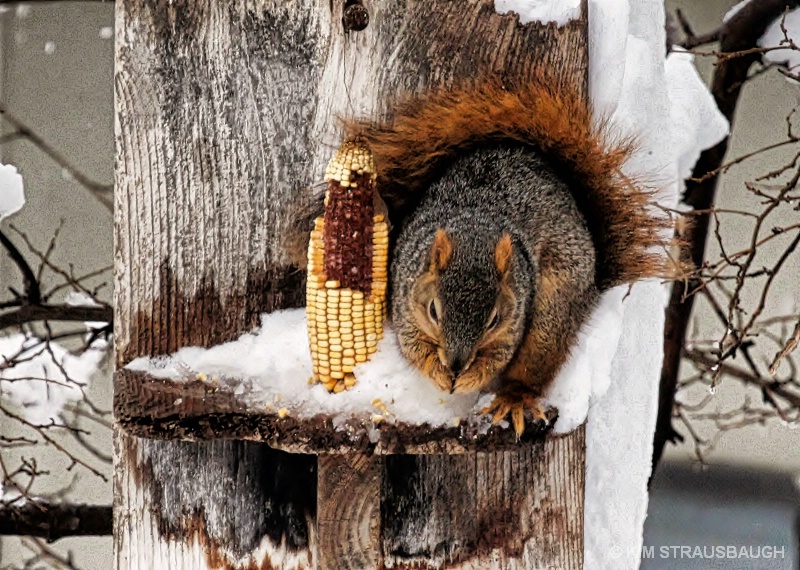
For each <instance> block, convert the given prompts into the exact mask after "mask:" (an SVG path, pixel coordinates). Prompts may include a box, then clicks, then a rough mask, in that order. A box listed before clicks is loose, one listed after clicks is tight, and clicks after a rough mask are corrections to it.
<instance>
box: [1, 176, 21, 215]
mask: <svg viewBox="0 0 800 570" xmlns="http://www.w3.org/2000/svg"><path fill="white" fill-rule="evenodd" d="M24 205H25V190H24V188H23V184H22V176H20V174H19V172H17V168H16V167H15V166H11V165H10V164H0V221H2V220H3V218H6V217H8V216H10V215H11V214H13V213H15V212H18V211H19V210H20V209H21V208H22V206H24Z"/></svg>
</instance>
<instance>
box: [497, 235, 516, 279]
mask: <svg viewBox="0 0 800 570" xmlns="http://www.w3.org/2000/svg"><path fill="white" fill-rule="evenodd" d="M511 248H512V245H511V236H510V235H508V234H503V236H502V237H501V238H500V239H499V240H498V241H497V246H495V248H494V264H495V266H496V267H497V271H498V272H499V273H500V275H505V274H506V273H508V269H509V267H510V266H511V254H512V253H513V251H512V249H511Z"/></svg>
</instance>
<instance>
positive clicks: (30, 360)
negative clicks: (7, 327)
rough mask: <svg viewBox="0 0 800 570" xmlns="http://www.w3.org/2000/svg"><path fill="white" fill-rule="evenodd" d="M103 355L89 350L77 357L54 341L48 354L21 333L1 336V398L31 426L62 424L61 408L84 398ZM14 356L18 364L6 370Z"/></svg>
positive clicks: (103, 352) (38, 344) (43, 348)
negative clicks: (16, 410) (84, 391)
mask: <svg viewBox="0 0 800 570" xmlns="http://www.w3.org/2000/svg"><path fill="white" fill-rule="evenodd" d="M104 354H105V351H103V350H98V349H95V348H91V349H89V350H87V351H86V352H84V353H83V354H81V355H78V356H76V355H73V354H71V353H70V352H69V351H68V350H67V349H66V348H64V347H63V346H62V345H60V344H59V343H57V342H55V341H52V342H50V351H49V352H48V350H47V349H46V348H45V347H44V346H43V345H42V344H41V342H40V340H39V339H37V338H35V337H32V336H26V335H24V334H21V333H15V334H12V335H8V336H3V337H0V398H2V399H3V400H7V401H9V402H11V403H12V404H14V405H15V406H17V407H18V408H20V410H21V412H22V415H23V417H24V418H25V419H26V420H27V421H28V422H30V423H32V424H35V425H50V424H51V423H56V424H61V423H62V422H61V419H60V415H61V413H62V411H63V409H64V406H65V405H67V404H69V403H70V402H76V401H78V400H80V399H82V398H83V391H82V388H86V387H88V385H89V381H90V380H91V378H92V376H93V375H94V373H95V372H96V371H97V368H98V366H99V364H100V362H101V360H102V358H103V355H104ZM13 357H18V362H17V363H16V364H15V365H14V366H11V367H8V368H5V366H6V365H7V363H8V362H9V360H11V359H12V358H13ZM65 373H66V376H65Z"/></svg>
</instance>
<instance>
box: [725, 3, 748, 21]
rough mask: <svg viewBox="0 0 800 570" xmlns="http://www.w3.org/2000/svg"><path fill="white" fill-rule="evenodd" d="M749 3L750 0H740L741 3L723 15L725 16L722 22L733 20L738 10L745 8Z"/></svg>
mask: <svg viewBox="0 0 800 570" xmlns="http://www.w3.org/2000/svg"><path fill="white" fill-rule="evenodd" d="M749 3H750V0H742V1H741V2H739V3H738V4H736V5H735V6H734V7H733V8H731V9H730V10H728V11H727V12H726V13H725V15H724V16H723V17H722V21H723V22H727V21H728V20H730V19H731V18H733V17H734V16H735V15H736V14H737V13H738V12H739V10H741V9H742V8H744V7H745V6H747V5H748V4H749Z"/></svg>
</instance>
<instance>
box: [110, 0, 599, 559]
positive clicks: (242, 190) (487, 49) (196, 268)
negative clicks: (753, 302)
mask: <svg viewBox="0 0 800 570" xmlns="http://www.w3.org/2000/svg"><path fill="white" fill-rule="evenodd" d="M344 4H345V2H344V1H342V0H335V1H333V2H331V1H329V0H230V1H227V2H217V1H216V0H172V1H170V2H166V1H164V0H119V1H118V2H117V7H116V10H117V25H116V33H117V37H116V60H117V61H116V63H117V65H116V69H117V72H116V78H115V91H116V99H115V100H116V139H117V156H118V158H117V177H116V189H117V191H116V194H115V200H116V207H115V227H116V230H115V283H116V285H115V296H116V318H115V342H116V354H117V362H118V365H123V364H124V363H126V362H128V361H129V360H130V359H132V358H134V357H136V356H141V355H156V354H165V353H168V352H173V351H175V350H177V349H178V348H180V347H182V346H186V345H203V346H208V345H211V344H215V343H219V342H222V341H226V340H231V339H233V338H235V337H237V336H238V335H239V334H241V333H242V332H244V331H246V330H248V329H250V328H251V327H252V326H254V325H255V324H257V320H258V315H259V314H260V313H261V312H264V311H272V310H275V309H278V308H284V307H294V306H299V305H300V304H302V301H303V280H304V276H303V274H302V272H300V271H297V270H296V267H295V266H293V265H292V263H293V260H292V259H290V258H289V257H288V256H287V254H286V253H285V252H284V251H283V250H282V248H281V241H282V239H281V238H282V235H283V234H284V233H285V232H286V230H287V228H288V227H289V224H290V223H291V220H290V216H289V215H288V214H289V212H290V211H291V210H292V209H293V205H294V204H295V203H296V201H297V200H298V199H299V198H301V197H302V196H305V195H307V194H308V193H309V190H308V189H309V188H310V187H311V186H312V185H313V184H314V183H315V182H317V181H319V180H321V178H322V171H323V169H324V164H325V163H326V162H327V159H328V157H329V155H330V152H331V150H332V149H333V148H335V147H336V146H337V144H338V142H339V126H338V123H337V121H336V120H335V119H336V117H337V116H362V117H363V116H366V117H374V118H378V117H382V116H385V115H386V113H387V112H388V110H389V109H391V106H392V104H393V101H394V100H395V99H396V98H398V97H402V96H403V95H405V94H408V93H413V92H418V91H421V90H425V89H428V88H432V87H438V86H448V85H452V84H454V83H458V82H461V81H469V80H474V79H475V78H480V77H482V76H484V75H487V74H491V75H493V76H495V77H499V78H502V79H503V80H506V81H509V82H519V81H524V80H525V77H526V75H527V74H528V73H529V72H530V70H531V69H532V68H533V66H535V65H549V66H552V67H553V68H554V69H555V71H556V73H557V75H558V77H561V78H563V80H564V81H570V82H571V83H573V84H575V85H578V86H579V87H581V88H583V89H585V85H586V69H587V58H586V20H585V18H584V19H582V20H580V21H576V22H573V23H570V24H568V25H567V26H565V27H563V28H561V29H557V28H556V27H555V26H520V25H519V23H518V20H517V18H516V17H515V16H513V15H508V16H500V15H498V14H497V13H496V12H495V11H494V2H493V0H463V1H459V2H453V1H451V0H408V1H407V2H395V1H390V0H364V2H363V6H364V7H365V8H366V10H367V13H368V14H369V20H370V22H369V24H368V25H367V27H366V28H365V29H364V30H363V31H360V32H346V31H345V30H344V29H343V28H342V10H343V7H344ZM584 13H585V10H584ZM124 378H125V376H124V375H120V376H119V377H118V383H117V390H118V393H120V390H122V389H125V388H126V384H125V383H124ZM298 380H300V381H303V380H304V379H298ZM128 386H129V385H128ZM217 403H218V404H219V403H221V402H220V401H217ZM231 405H232V406H233V404H231ZM178 408H179V410H178V413H179V415H181V416H180V417H181V419H183V420H186V421H187V422H190V423H191V422H196V423H197V424H198V425H201V424H202V425H206V426H213V420H214V418H215V416H214V413H215V412H214V411H213V410H209V409H208V408H207V407H204V406H201V405H199V404H198V402H195V403H194V404H192V407H191V408H186V409H184V408H182V407H181V405H179V406H178ZM248 412H249V411H248ZM131 418H132V416H131ZM228 419H232V418H230V417H229V418H228ZM237 419H242V420H245V419H246V418H245V416H238V417H237ZM134 420H137V421H138V425H143V423H144V422H145V421H146V420H147V416H145V415H142V416H140V417H138V418H132V419H131V424H130V425H133V424H135V423H136V421H134ZM162 420H163V421H164V422H167V423H166V424H165V425H168V418H166V417H165V418H162ZM155 423H157V422H155ZM179 425H180V424H179V423H178V424H176V425H175V427H176V436H179V437H180V436H183V437H194V436H196V433H194V434H193V433H190V430H187V431H184V432H182V431H181V430H180V429H177V428H178V427H179ZM204 429H208V428H204ZM210 429H213V427H212V428H210ZM582 442H583V434H582V431H579V432H576V433H575V434H571V435H570V436H567V437H566V438H561V439H557V440H552V441H550V440H547V441H546V442H545V444H544V448H542V449H539V448H536V449H539V451H534V450H533V449H531V448H530V447H528V446H524V445H523V446H521V447H520V449H518V450H516V451H506V452H493V453H490V454H486V455H485V456H483V455H479V456H477V457H475V456H470V455H464V456H460V457H455V456H454V457H441V458H439V460H438V462H434V463H435V467H430V468H429V467H427V465H428V464H425V463H423V464H422V467H419V466H418V468H417V471H416V473H417V475H415V477H416V478H417V479H416V480H418V481H419V483H418V484H415V485H411V484H410V482H408V484H407V486H406V487H405V488H404V487H402V485H401V484H400V482H398V484H397V485H395V487H393V491H392V493H393V495H392V496H397V497H406V499H404V500H408V501H410V502H411V503H415V501H416V504H419V503H420V501H419V498H418V493H422V496H431V492H430V490H432V489H433V490H435V489H438V488H439V487H437V486H436V481H437V480H438V478H440V477H441V476H442V474H444V473H447V474H448V477H449V479H448V480H449V481H450V482H451V487H452V489H454V490H455V489H460V490H461V491H462V492H463V493H470V492H474V493H475V497H477V498H476V499H475V500H476V501H478V502H477V503H476V504H477V505H485V506H483V507H476V509H477V508H480V509H481V510H480V514H479V513H478V511H476V512H475V514H474V515H471V516H472V519H465V520H464V521H462V520H461V519H460V518H459V517H460V516H461V514H462V513H460V512H456V511H454V510H451V511H449V512H448V511H446V509H445V507H446V505H445V504H443V503H442V502H441V501H439V502H438V503H436V504H437V505H438V506H437V507H436V508H435V509H434V508H433V506H431V507H430V509H429V510H428V511H427V512H429V513H436V515H437V517H442V518H443V519H447V520H450V521H451V522H453V524H454V526H453V528H455V529H458V532H459V533H462V534H463V535H464V536H467V537H472V538H470V539H469V540H467V539H464V538H463V537H462V536H458V535H456V534H448V533H447V532H446V531H445V530H443V527H442V525H441V524H440V522H436V521H434V522H433V523H432V524H433V526H431V528H432V529H433V530H432V531H431V534H430V536H428V537H427V538H425V539H424V540H423V541H422V542H421V544H423V545H427V546H426V547H427V548H433V550H432V552H450V553H452V556H451V561H452V562H448V561H447V560H445V558H442V557H439V558H436V557H435V556H434V558H433V559H431V560H430V561H426V562H424V564H425V566H424V567H430V568H439V567H443V565H446V566H447V567H448V568H496V569H501V568H502V569H505V568H521V567H531V568H533V567H553V568H570V569H571V568H579V567H580V562H579V556H580V555H581V553H582V548H580V547H576V546H575V542H576V541H578V540H579V538H577V537H579V536H580V535H581V532H580V530H581V529H580V528H579V527H580V524H582V514H581V513H580V512H577V511H576V509H577V508H578V507H575V508H573V506H575V505H577V504H578V503H579V502H581V501H580V497H582V494H581V492H582V485H583V456H582ZM116 446H117V453H116V461H117V464H116V473H117V475H116V482H115V484H116V486H117V491H118V492H117V493H116V494H115V496H116V497H117V499H116V500H117V504H116V507H117V508H116V510H115V524H116V529H117V531H116V538H115V551H116V556H115V564H116V567H117V568H162V567H170V568H212V567H213V568H270V567H274V568H307V567H313V566H315V565H316V566H318V567H320V568H323V567H325V566H323V565H322V564H320V563H319V561H318V560H316V559H315V557H314V556H315V552H318V550H317V544H316V542H315V538H314V532H313V529H315V528H317V524H316V521H315V518H314V517H315V516H316V514H317V513H318V512H326V513H336V512H337V511H336V508H335V505H334V504H332V503H331V501H332V500H333V499H332V497H333V496H334V495H330V494H323V495H322V496H321V501H320V504H318V505H316V508H315V509H313V508H311V507H310V506H309V505H307V504H306V503H304V502H303V501H302V500H301V498H300V497H297V496H295V495H293V494H292V493H291V492H288V495H287V490H286V488H284V487H282V486H281V485H278V484H277V483H274V481H273V480H278V479H280V480H283V479H281V477H289V478H294V476H295V474H296V473H307V472H308V473H310V472H312V470H313V469H314V468H315V466H316V462H315V461H314V460H313V458H308V457H290V456H287V455H285V454H280V453H279V452H273V451H270V450H269V449H268V448H267V447H266V446H265V445H264V444H257V443H247V442H236V443H234V442H221V441H220V442H214V441H211V442H202V443H195V442H175V441H147V440H144V439H140V438H137V437H134V436H130V435H124V434H122V433H119V434H118V435H117V439H116ZM548 446H554V451H553V452H552V453H549V454H548V453H547V452H546V450H547V449H549V448H548ZM543 450H544V451H543ZM534 453H539V454H541V453H544V455H541V456H539V455H537V457H541V458H540V459H537V461H536V462H535V463H536V464H537V465H539V466H540V470H539V471H531V469H530V467H531V466H532V465H533V463H534V461H533V455H532V454H534ZM381 460H382V459H381V458H373V459H371V460H370V461H371V462H376V461H381ZM332 461H339V462H341V461H347V460H345V459H343V458H339V459H338V460H334V459H332ZM385 461H386V462H390V461H392V458H387V459H385ZM409 461H410V459H409ZM467 461H474V462H475V463H476V465H477V464H478V463H480V462H481V461H483V462H484V463H485V466H484V467H480V468H478V467H475V468H474V469H473V468H472V467H470V466H469V465H468V464H467V463H466V462H467ZM552 462H557V463H558V464H557V465H551V463H552ZM434 463H431V465H434ZM482 465H483V464H482ZM148 466H150V467H148ZM351 467H352V466H351ZM501 468H502V471H501V470H500V469H501ZM387 469H388V468H387ZM184 471H185V473H184ZM240 472H241V473H243V474H245V475H244V479H243V480H240V479H239V478H238V475H237V473H240ZM326 472H327V471H326ZM390 472H392V471H391V470H388V471H386V472H385V473H384V475H383V476H384V478H385V477H387V474H388V473H390ZM530 473H534V475H530V477H534V476H535V477H536V482H535V487H533V488H536V489H542V492H541V493H540V494H537V493H538V491H537V492H533V493H532V494H525V493H524V492H523V490H524V489H530V488H532V487H530V485H532V484H533V483H532V481H531V480H530V478H528V479H526V477H527V476H528V474H530ZM349 476H352V474H351V475H349ZM341 477H343V478H347V477H348V475H346V474H344V475H341ZM312 479H313V480H314V481H316V477H313V478H312ZM195 481H196V482H198V485H197V489H196V491H195V490H193V489H192V485H193V484H194V482H195ZM271 481H272V483H271ZM567 482H571V484H572V485H573V486H572V487H569V486H568V485H567ZM517 483H518V484H519V485H520V486H519V487H514V485H516V484H517ZM287 484H288V483H287ZM293 484H297V485H299V486H300V487H303V488H305V489H306V491H308V488H307V487H308V485H303V484H300V483H299V482H297V481H293ZM498 484H500V487H501V488H502V489H504V490H503V491H502V492H501V493H500V494H498V495H497V496H495V494H496V493H497V486H498ZM524 484H528V485H529V486H528V487H523V485H524ZM215 485H216V487H218V489H217V488H216V487H215ZM309 485H311V484H310V483H309ZM503 485H506V486H507V487H503ZM565 485H566V486H565ZM575 485H579V486H580V490H581V492H579V490H578V488H577V487H575ZM222 489H224V491H222ZM547 489H552V490H553V493H554V494H552V495H547V493H546V492H545V490H547ZM215 491H216V492H215ZM426 493H427V494H426ZM451 494H452V493H451ZM287 496H288V497H290V499H291V500H289V499H286V497H287ZM307 496H308V497H312V498H313V497H317V493H316V492H315V491H310V492H308V494H307ZM371 497H373V499H370V503H369V504H374V495H371ZM481 497H482V498H481ZM244 499H249V500H250V501H251V503H249V504H248V505H244V504H243V503H241V501H242V500H244ZM462 499H464V500H467V496H462ZM568 499H569V500H568ZM391 500H392V499H390V498H389V495H387V494H386V492H385V490H384V492H383V498H382V499H381V520H382V525H383V526H382V527H381V533H382V534H381V536H383V537H385V539H384V540H383V548H382V550H381V551H380V553H378V557H379V558H380V556H383V557H384V562H383V564H384V565H385V566H386V567H392V566H393V567H409V566H410V565H417V562H415V560H419V556H418V553H417V551H415V550H413V549H411V548H410V547H409V548H408V549H407V550H408V552H401V551H400V550H398V548H399V547H398V546H397V545H398V544H404V543H403V542H402V536H401V534H402V533H400V531H397V532H396V533H395V534H391V533H390V530H391V529H389V527H387V526H386V525H387V524H388V523H389V521H390V520H391V517H392V516H393V515H392V514H391V513H390V512H388V511H387V510H386V507H385V506H386V505H387V504H390V503H391ZM237 501H239V502H237ZM281 501H288V502H281ZM517 501H519V504H517ZM540 501H546V502H549V503H552V504H553V505H555V507H554V508H560V509H561V510H560V511H557V512H554V513H552V514H548V515H547V517H541V516H540V515H542V514H543V513H549V511H547V510H546V508H545V507H544V506H543V505H542V504H541V503H540ZM570 501H572V502H570ZM401 502H402V501H401ZM276 505H279V508H277V509H276V508H275V506H276ZM498 505H499V506H498ZM453 508H455V505H453ZM431 509H432V510H431ZM363 512H370V513H371V512H373V511H372V510H365V511H363ZM238 513H241V514H242V515H241V516H243V517H244V518H242V519H237V516H239V514H238ZM490 513H505V514H501V515H499V518H497V517H496V518H497V520H501V521H503V523H502V524H500V525H499V526H496V527H493V528H495V530H494V531H491V530H487V531H486V535H485V536H493V537H495V538H496V539H497V540H501V539H502V537H504V536H505V532H506V531H507V530H508V531H509V532H510V530H509V529H511V528H513V526H514V525H516V524H518V525H519V526H520V528H521V529H522V530H520V531H519V532H518V533H516V534H511V535H509V536H510V537H511V538H513V537H516V538H515V540H516V542H515V543H513V544H511V545H510V546H509V547H508V548H506V547H505V546H504V547H503V548H501V549H500V550H497V549H496V548H494V547H492V548H491V549H490V548H489V546H490V543H489V542H486V541H484V542H480V541H477V539H475V538H474V537H475V536H477V535H476V534H475V533H476V532H477V531H476V530H475V529H476V528H478V529H480V528H482V527H481V526H480V525H479V524H478V523H479V522H480V521H488V520H490V519H489V518H487V516H488V515H489V514H490ZM508 513H511V514H508ZM512 515H513V516H512ZM370 516H371V515H370ZM465 516H466V515H465ZM509 517H510V518H509ZM559 517H560V518H559ZM423 519H424V517H423V518H421V519H420V520H423ZM539 519H541V520H547V521H549V522H550V523H551V526H552V527H553V528H559V529H560V528H562V527H565V528H567V529H568V530H569V532H568V533H567V534H566V535H564V534H563V533H562V534H559V535H558V537H560V538H559V540H561V539H563V543H559V546H564V547H565V548H570V549H571V552H572V554H573V556H572V558H571V559H570V558H569V557H568V556H566V555H562V553H561V551H560V550H559V549H558V548H557V547H554V546H553V540H555V538H552V539H550V538H542V541H543V542H542V543H541V544H538V543H537V541H536V539H535V538H533V536H534V535H533V534H528V531H529V529H531V528H539V527H536V526H535V525H536V521H537V520H539ZM491 520H494V519H491ZM265 521H266V522H265ZM437 521H438V519H437ZM554 521H555V522H554ZM563 521H566V522H563ZM578 521H580V523H579V522H578ZM429 522H430V521H429ZM456 523H457V524H456ZM562 523H563V524H562ZM326 524H327V523H326ZM482 524H484V523H482ZM485 524H488V523H485ZM240 526H241V528H242V530H237V528H238V527H240ZM335 527H336V528H337V529H338V530H337V532H339V533H341V532H344V533H345V534H347V535H348V536H354V537H355V536H362V534H361V533H360V531H358V530H357V529H361V528H364V527H363V526H362V522H361V521H360V520H359V519H351V520H349V521H338V522H337V523H336V525H335ZM322 528H325V524H323V526H322ZM367 528H370V529H371V528H372V527H369V526H368V527H367ZM486 528H487V529H488V528H489V527H486ZM303 529H304V530H303ZM348 529H349V530H348ZM497 529H504V530H502V531H501V530H497ZM371 532H372V531H370V532H368V533H367V535H368V536H369V537H372V534H370V533H371ZM387 532H388V533H389V534H386V533H387ZM537 532H538V531H537ZM437 533H438V534H437ZM437 536H438V537H440V539H442V540H446V541H450V542H451V543H452V544H451V545H437V544H438V543H437V542H436V537H437ZM480 536H481V537H483V536H484V534H481V535H480ZM543 536H546V535H543ZM555 536H556V535H555V534H553V537H555ZM369 540H370V541H371V540H372V538H369ZM472 543H474V544H478V545H479V546H470V545H471V544H472ZM504 544H505V543H504ZM391 545H395V546H391ZM519 545H521V546H519ZM548 548H549V550H547V549H548ZM282 549H285V550H282ZM437 549H438V550H437ZM265 553H266V554H265ZM381 553H382V554H381ZM415 553H417V554H415ZM415 556H417V558H415ZM576 557H577V558H576ZM370 560H375V553H372V557H371V558H370ZM456 561H457V562H456ZM420 564H423V563H421V562H420ZM525 564H530V565H528V566H525ZM537 565H538V566H537ZM333 567H338V566H333ZM417 567H419V566H417Z"/></svg>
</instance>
